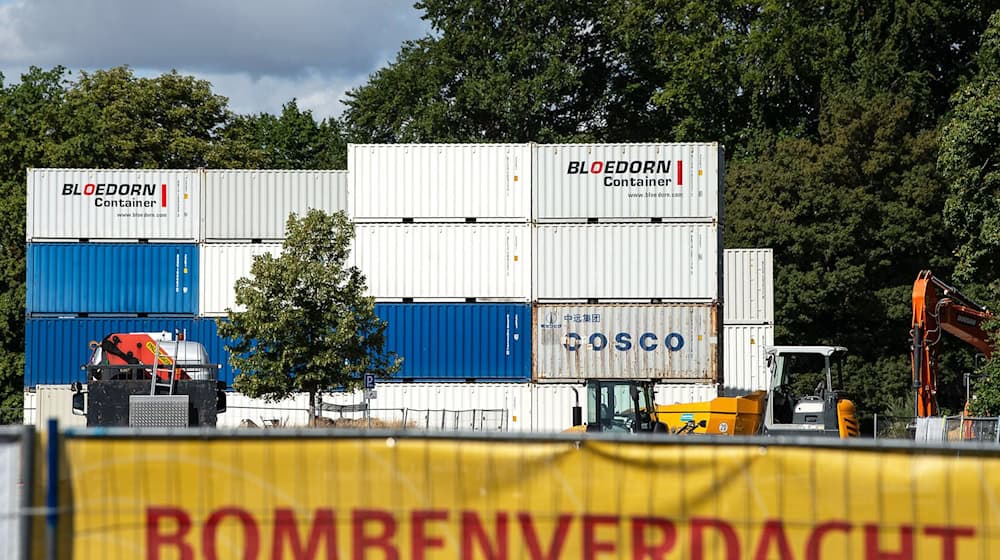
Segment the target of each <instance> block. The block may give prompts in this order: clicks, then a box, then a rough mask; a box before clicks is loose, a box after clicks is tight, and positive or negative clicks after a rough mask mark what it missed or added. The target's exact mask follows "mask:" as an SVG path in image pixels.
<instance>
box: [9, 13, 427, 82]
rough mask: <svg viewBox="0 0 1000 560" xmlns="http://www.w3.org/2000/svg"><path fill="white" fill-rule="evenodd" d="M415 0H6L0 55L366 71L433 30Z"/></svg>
mask: <svg viewBox="0 0 1000 560" xmlns="http://www.w3.org/2000/svg"><path fill="white" fill-rule="evenodd" d="M412 3H413V0H371V1H364V0H358V1H350V0H327V1H324V0H286V1H284V2H280V1H275V2H270V1H263V0H242V1H241V0H210V1H209V0H34V1H32V0H26V1H24V2H19V1H15V2H14V3H12V4H6V5H3V4H0V10H2V13H0V46H6V47H7V48H4V49H0V64H4V65H17V66H21V65H27V64H34V65H39V66H43V67H48V66H53V65H56V64H61V65H64V66H67V67H69V68H71V69H74V68H107V67H110V66H116V65H119V64H129V65H131V66H133V67H137V68H161V69H170V68H185V69H188V70H195V71H202V72H208V73H217V74H230V73H246V74H249V75H250V76H253V77H261V76H278V77H295V76H306V75H310V74H315V73H319V74H322V75H327V76H341V77H348V76H350V77H354V76H357V75H359V74H363V75H366V74H367V73H369V72H372V71H374V70H375V69H376V68H377V67H379V66H380V65H382V64H383V63H385V62H386V61H388V60H390V59H391V58H392V57H393V55H394V54H395V53H396V52H397V51H398V50H399V47H400V45H401V43H402V41H404V40H406V39H416V38H419V37H421V36H423V35H424V34H426V32H427V29H428V28H427V24H426V22H424V21H423V20H421V19H419V15H420V14H419V12H418V11H417V10H416V9H414V8H413V6H412Z"/></svg>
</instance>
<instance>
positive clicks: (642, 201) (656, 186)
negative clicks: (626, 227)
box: [532, 144, 724, 222]
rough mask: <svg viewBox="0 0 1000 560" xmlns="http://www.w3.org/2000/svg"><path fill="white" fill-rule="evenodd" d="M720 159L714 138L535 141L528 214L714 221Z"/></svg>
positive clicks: (558, 218)
mask: <svg viewBox="0 0 1000 560" xmlns="http://www.w3.org/2000/svg"><path fill="white" fill-rule="evenodd" d="M723 160H724V157H723V155H722V148H721V147H720V146H719V145H718V144H549V145H545V144H538V145H535V146H534V157H533V159H532V168H533V179H532V184H533V187H534V196H533V197H532V198H533V200H534V206H533V210H534V213H533V216H534V219H535V220H536V221H538V222H567V221H584V220H587V219H588V218H595V219H600V220H611V221H621V220H634V219H641V220H647V221H648V220H649V219H651V218H657V219H661V220H663V221H675V222H706V221H707V222H712V221H716V222H718V221H720V220H719V218H720V216H719V209H720V208H721V207H722V201H721V193H722V188H721V178H722V175H723V172H722V162H723Z"/></svg>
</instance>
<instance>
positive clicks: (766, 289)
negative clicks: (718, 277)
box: [722, 249, 774, 325]
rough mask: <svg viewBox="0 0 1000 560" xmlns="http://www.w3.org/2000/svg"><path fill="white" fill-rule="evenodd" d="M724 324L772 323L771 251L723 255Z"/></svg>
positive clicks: (772, 276)
mask: <svg viewBox="0 0 1000 560" xmlns="http://www.w3.org/2000/svg"><path fill="white" fill-rule="evenodd" d="M724 261H725V262H724V264H723V278H724V279H725V287H724V288H723V291H722V293H723V300H722V302H723V303H722V309H723V313H722V315H723V323H724V324H726V325H734V324H757V325H759V324H773V323H774V250H773V249H726V250H725V251H724Z"/></svg>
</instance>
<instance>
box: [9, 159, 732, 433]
mask: <svg viewBox="0 0 1000 560" xmlns="http://www.w3.org/2000/svg"><path fill="white" fill-rule="evenodd" d="M348 160H349V168H350V169H351V173H350V174H348V173H347V172H341V171H236V170H207V171H156V170H142V171H103V170H33V171H32V172H31V173H29V219H28V240H29V242H30V244H31V247H30V248H29V254H30V255H31V257H30V260H29V304H28V311H29V327H28V333H27V335H28V337H27V338H28V341H27V350H28V353H29V356H31V355H34V356H42V355H46V356H53V355H55V356H59V357H60V358H61V359H62V362H60V361H59V360H58V359H53V358H47V359H46V360H44V363H43V361H41V360H40V359H39V358H37V357H36V358H31V357H29V359H28V362H29V363H28V365H27V366H26V368H27V371H26V379H25V383H26V386H33V385H35V384H39V383H68V382H70V381H74V380H78V372H79V370H78V367H79V365H80V364H81V363H82V362H83V361H84V360H85V359H86V351H83V352H84V355H83V356H82V358H81V356H77V352H75V351H71V352H66V351H65V349H66V348H68V347H69V346H70V345H81V344H82V345H83V346H85V345H86V342H87V341H84V340H83V339H85V338H86V339H89V340H94V339H97V338H99V337H100V336H103V334H107V332H113V331H129V330H146V329H153V330H161V329H168V330H169V329H171V328H183V329H187V330H188V331H189V332H190V333H191V334H190V335H189V336H191V337H192V338H193V339H197V340H199V341H201V342H203V343H205V345H206V347H207V348H208V349H209V353H210V355H211V356H212V357H213V358H217V359H218V360H219V361H221V362H226V354H225V352H224V350H223V349H222V341H221V340H219V339H218V335H217V334H216V333H215V323H214V318H217V317H220V316H223V315H225V312H226V309H227V308H230V307H235V301H234V298H233V283H234V282H235V280H236V279H237V278H239V277H242V276H245V275H247V274H248V273H249V269H250V264H251V262H252V258H253V257H254V256H255V255H259V254H262V253H265V252H267V253H272V254H277V253H278V252H279V251H280V241H281V240H282V239H283V236H284V225H285V220H286V219H287V216H288V213H289V212H293V211H294V212H297V213H303V212H305V211H306V210H308V209H309V208H321V209H323V210H325V211H327V212H333V211H337V210H346V211H348V212H349V214H350V215H351V217H352V219H353V220H354V222H355V223H356V232H357V238H356V240H355V248H354V251H353V253H352V259H353V262H354V263H355V264H357V265H358V266H359V267H360V268H361V269H362V271H363V272H364V273H365V274H366V276H367V278H368V285H369V293H370V295H372V296H374V297H375V298H376V300H377V302H378V304H377V306H376V311H377V312H378V313H379V314H380V315H381V316H382V317H383V318H384V319H387V320H388V321H389V324H390V330H389V336H388V347H389V349H391V350H393V351H396V352H397V353H399V354H400V355H401V356H403V357H404V359H405V361H404V365H403V370H402V371H401V372H400V374H399V376H398V380H401V381H403V382H404V383H403V385H401V387H405V386H406V382H410V381H413V382H421V381H422V382H430V381H438V382H440V381H450V382H452V383H453V384H454V385H453V386H454V387H456V390H458V389H457V387H459V386H465V385H466V383H467V382H469V381H477V382H482V381H520V382H528V381H531V380H532V379H533V380H535V381H539V382H578V381H580V380H582V379H586V378H588V377H632V378H646V379H657V380H660V381H664V382H669V383H672V384H673V385H670V386H669V388H668V389H669V391H668V392H669V395H689V396H693V395H697V396H698V398H699V399H701V398H703V397H705V395H706V393H705V388H706V387H711V386H712V384H714V383H717V382H718V381H719V369H720V368H719V364H720V363H721V353H722V352H721V350H722V348H721V342H720V340H719V338H720V337H719V334H720V332H719V331H720V328H721V327H720V320H719V317H718V309H719V302H720V299H722V298H721V297H720V295H721V281H722V278H723V274H722V271H723V266H722V263H721V254H722V253H721V247H722V243H721V222H720V217H721V188H720V185H721V179H722V161H723V157H722V152H721V148H720V147H719V146H718V145H716V144H621V145H551V146H543V145H531V144H523V145H518V144H495V145H489V144H487V145H395V146H382V145H378V146H375V145H352V146H350V147H349V158H348ZM123 241H125V242H127V243H122V242H123ZM70 242H72V243H70ZM94 242H99V243H101V244H100V245H98V244H97V243H94ZM103 242H113V243H107V244H104V243H103ZM42 243H45V246H43V245H41V244H42ZM185 243H186V244H185ZM196 243H197V244H198V245H195V244H196ZM67 269H69V270H70V271H71V272H72V273H73V274H74V275H75V276H69V275H67V274H66V273H65V271H66V270H67ZM105 277H106V278H105ZM196 277H197V279H196ZM728 293H729V292H728V291H727V294H728ZM727 297H729V296H728V295H727ZM52 315H57V316H59V317H64V316H75V317H76V318H72V319H58V318H51V316H52ZM727 317H728V315H727ZM529 321H530V322H531V325H529V324H528V322H529ZM171 325H172V326H171ZM103 331H106V332H103ZM726 332H727V333H728V332H729V331H728V330H727V331H726ZM71 339H72V340H71ZM77 339H79V340H77ZM53 340H61V341H62V342H60V343H59V346H58V348H60V349H63V351H58V349H56V348H55V347H54V346H53V344H52V342H51V341H53ZM727 348H728V346H727ZM74 350H75V349H74ZM532 357H533V358H532ZM63 362H65V363H63ZM70 362H73V363H70ZM67 371H69V372H70V373H66V372H67ZM234 373H235V372H233V371H231V369H229V367H228V365H226V366H225V367H224V369H223V370H222V375H221V377H222V379H225V380H226V381H227V382H231V380H232V378H233V375H234ZM678 384H680V385H678ZM532 387H533V385H532ZM665 387H667V386H665ZM668 389H664V391H667V390H668ZM553 390H561V389H558V388H555V389H553ZM414 394H415V393H414ZM421 394H422V393H421ZM664 394H668V393H664ZM682 398H683V397H682ZM556 400H559V399H556ZM568 414H569V412H568V410H567V411H566V412H565V415H566V416H567V420H568Z"/></svg>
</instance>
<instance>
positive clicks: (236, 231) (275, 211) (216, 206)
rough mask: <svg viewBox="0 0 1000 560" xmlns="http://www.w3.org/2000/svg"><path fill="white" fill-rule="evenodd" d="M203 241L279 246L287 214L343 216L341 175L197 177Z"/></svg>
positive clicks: (219, 173) (211, 173)
mask: <svg viewBox="0 0 1000 560" xmlns="http://www.w3.org/2000/svg"><path fill="white" fill-rule="evenodd" d="M203 173H204V179H203V185H204V186H203V187H202V200H203V203H202V212H201V227H202V229H201V231H202V239H203V240H205V241H236V240H244V241H251V240H257V241H280V240H283V239H284V238H285V224H286V223H287V221H288V215H289V214H290V213H292V212H294V213H296V214H298V215H299V216H302V215H305V214H306V212H308V211H309V210H310V209H313V208H315V209H319V210H323V211H324V212H326V213H328V214H332V213H334V212H338V211H344V212H347V178H348V173H347V171H320V170H304V171H289V170H240V169H209V170H206V171H204V172H203Z"/></svg>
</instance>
